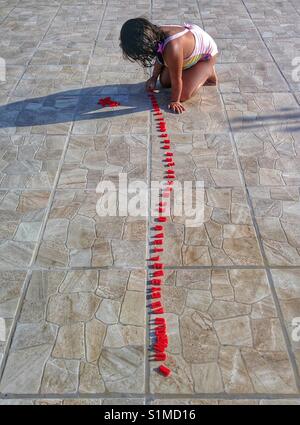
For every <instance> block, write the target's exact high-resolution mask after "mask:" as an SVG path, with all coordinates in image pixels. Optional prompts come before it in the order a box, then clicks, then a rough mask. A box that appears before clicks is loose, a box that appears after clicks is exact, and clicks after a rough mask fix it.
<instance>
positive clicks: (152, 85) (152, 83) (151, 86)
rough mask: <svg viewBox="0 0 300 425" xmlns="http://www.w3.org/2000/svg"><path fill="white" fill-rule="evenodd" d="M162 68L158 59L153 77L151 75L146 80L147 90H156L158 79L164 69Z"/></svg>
mask: <svg viewBox="0 0 300 425" xmlns="http://www.w3.org/2000/svg"><path fill="white" fill-rule="evenodd" d="M162 68H163V67H162V65H160V63H158V61H157V60H156V61H155V64H154V67H153V72H152V77H150V78H149V80H148V81H147V82H146V90H151V91H152V90H155V86H156V81H157V79H158V77H159V75H160V73H161V71H162Z"/></svg>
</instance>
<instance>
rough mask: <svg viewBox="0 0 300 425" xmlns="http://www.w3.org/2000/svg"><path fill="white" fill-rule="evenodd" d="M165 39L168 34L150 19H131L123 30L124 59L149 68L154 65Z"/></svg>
mask: <svg viewBox="0 0 300 425" xmlns="http://www.w3.org/2000/svg"><path fill="white" fill-rule="evenodd" d="M165 37H166V34H165V33H164V32H163V31H162V30H161V29H160V28H159V27H158V26H156V25H154V24H151V22H149V21H148V19H145V18H135V19H129V20H128V21H126V22H125V24H123V26H122V28H121V33H120V40H121V43H120V47H121V48H122V50H123V55H124V58H126V59H128V60H130V61H132V62H134V61H136V62H139V63H140V64H141V65H142V66H144V67H149V66H152V65H153V59H154V58H155V56H156V50H157V45H158V43H159V42H160V41H162V40H163V39H164V38H165Z"/></svg>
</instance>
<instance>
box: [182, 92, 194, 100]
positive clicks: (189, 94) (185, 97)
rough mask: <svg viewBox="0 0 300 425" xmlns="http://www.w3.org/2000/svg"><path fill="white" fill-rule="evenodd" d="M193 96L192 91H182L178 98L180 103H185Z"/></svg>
mask: <svg viewBox="0 0 300 425" xmlns="http://www.w3.org/2000/svg"><path fill="white" fill-rule="evenodd" d="M192 96H193V92H192V91H187V90H183V91H182V93H181V97H180V102H186V101H187V100H189V99H190V98H191V97H192Z"/></svg>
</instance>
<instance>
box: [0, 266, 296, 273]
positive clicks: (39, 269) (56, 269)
mask: <svg viewBox="0 0 300 425" xmlns="http://www.w3.org/2000/svg"><path fill="white" fill-rule="evenodd" d="M165 269H166V270H237V269H238V270H265V269H266V268H265V266H263V265H261V266H255V265H245V266H244V265H232V264H230V265H227V266H226V265H224V266H219V265H215V266H213V265H211V266H196V265H194V266H178V265H174V266H172V265H167V266H165ZM269 269H270V270H300V265H299V266H269ZM30 270H31V271H32V272H52V271H53V272H69V271H76V270H78V271H79V270H80V271H81V270H100V271H101V270H147V266H130V265H129V266H121V265H120V266H118V265H112V266H79V267H61V268H60V267H56V266H53V267H52V266H51V267H48V268H47V267H38V266H34V265H33V266H32V267H31V269H30ZM9 271H19V272H22V271H23V272H24V271H28V267H23V268H22V267H14V268H13V269H12V268H7V269H5V268H0V273H1V272H9Z"/></svg>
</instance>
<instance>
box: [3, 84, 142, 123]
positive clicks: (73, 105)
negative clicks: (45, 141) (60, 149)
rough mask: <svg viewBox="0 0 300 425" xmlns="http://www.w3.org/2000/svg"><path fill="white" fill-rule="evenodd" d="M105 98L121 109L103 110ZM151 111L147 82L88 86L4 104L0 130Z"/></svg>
mask: <svg viewBox="0 0 300 425" xmlns="http://www.w3.org/2000/svg"><path fill="white" fill-rule="evenodd" d="M106 96H110V97H111V98H112V99H113V100H117V101H119V102H120V103H121V106H120V107H118V108H106V107H105V108H102V106H101V105H98V99H99V98H100V97H106ZM149 109H150V102H149V99H148V97H147V93H146V92H145V83H137V84H115V85H106V86H98V87H88V88H82V89H79V90H78V89H74V90H68V91H65V92H60V93H54V94H50V95H48V96H43V97H36V98H32V99H26V100H22V101H18V102H13V103H8V104H6V105H1V106H0V128H9V127H29V126H38V125H47V124H59V123H65V122H69V121H82V120H93V119H99V118H110V117H112V116H114V117H115V116H119V115H128V114H133V113H136V112H142V111H146V110H149Z"/></svg>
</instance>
